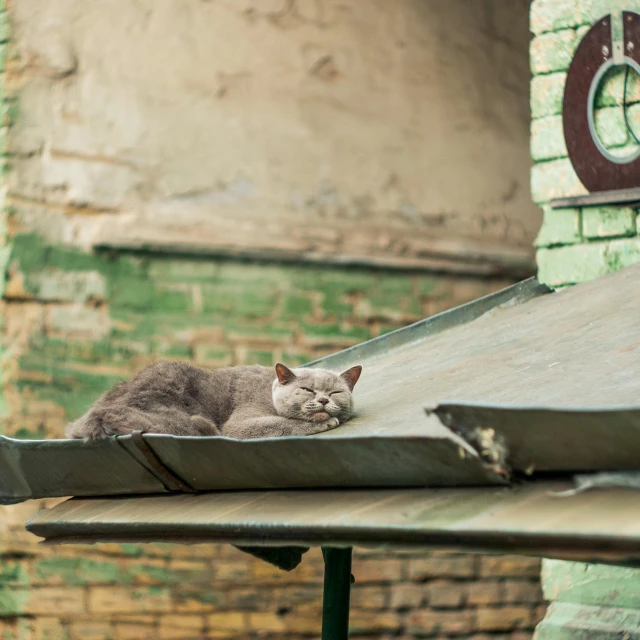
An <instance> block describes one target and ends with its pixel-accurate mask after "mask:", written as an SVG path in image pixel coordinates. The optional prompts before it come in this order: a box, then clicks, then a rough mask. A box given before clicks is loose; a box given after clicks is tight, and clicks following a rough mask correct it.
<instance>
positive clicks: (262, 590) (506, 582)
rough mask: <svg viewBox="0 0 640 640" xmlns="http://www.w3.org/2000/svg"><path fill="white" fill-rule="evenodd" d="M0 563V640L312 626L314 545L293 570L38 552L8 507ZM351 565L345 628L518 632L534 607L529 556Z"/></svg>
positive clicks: (408, 634) (466, 634)
mask: <svg viewBox="0 0 640 640" xmlns="http://www.w3.org/2000/svg"><path fill="white" fill-rule="evenodd" d="M20 511H21V513H20V516H24V515H25V513H26V512H27V511H28V507H27V506H23V507H22V508H21V509H20ZM0 562H1V563H2V564H1V565H0V566H1V569H0V637H1V638H3V640H8V639H13V638H21V639H23V638H38V639H43V640H44V639H48V640H62V639H68V640H92V639H100V640H107V639H114V638H115V639H121V640H132V639H134V638H147V639H149V640H151V639H156V638H160V639H163V638H175V639H180V640H185V639H188V638H194V639H195V638H199V639H201V638H233V639H234V640H247V639H248V638H257V637H261V638H269V639H272V640H280V639H285V638H287V639H293V638H306V637H309V638H317V637H319V628H320V618H321V610H322V571H323V564H322V556H321V554H320V553H319V551H317V550H313V551H311V552H309V554H308V555H307V556H305V560H304V562H303V564H302V565H301V566H300V567H299V568H298V569H296V570H295V571H294V572H292V573H283V572H280V571H278V570H277V569H274V568H272V567H270V565H267V564H265V563H263V562H261V561H258V560H255V559H251V558H248V557H247V556H245V555H244V554H241V553H240V552H239V551H236V550H235V549H233V547H230V546H218V545H198V546H194V547H188V546H174V545H162V544H148V545H140V546H138V545H116V544H102V545H96V546H72V547H65V548H62V549H53V550H52V551H51V550H49V551H47V550H43V549H41V548H38V547H36V545H35V544H34V540H33V538H32V537H29V536H27V535H26V534H25V533H24V530H23V528H22V522H19V517H18V516H17V515H16V517H15V518H14V525H13V526H10V527H9V528H8V529H5V531H4V533H3V538H2V543H1V545H0ZM353 570H354V574H355V576H356V584H355V585H354V587H353V592H352V614H351V633H352V635H353V636H354V637H360V638H369V639H371V640H373V639H374V638H376V639H382V640H384V639H387V638H388V639H390V638H405V639H408V638H456V639H460V640H463V639H465V638H468V639H470V640H471V639H473V640H526V639H527V638H529V637H530V636H531V629H532V628H533V625H534V624H535V623H536V622H537V620H538V619H539V618H540V617H541V615H542V614H543V607H542V606H541V605H540V604H539V603H540V598H541V596H540V587H539V578H538V575H539V563H538V562H537V561H536V560H531V559H527V558H521V557H511V556H476V555H471V554H467V555H461V554H456V553H447V552H438V553H433V554H424V553H419V554H416V553H410V552H405V553H400V552H399V553H396V554H389V553H382V552H372V551H363V550H360V551H356V553H355V557H354V568H353Z"/></svg>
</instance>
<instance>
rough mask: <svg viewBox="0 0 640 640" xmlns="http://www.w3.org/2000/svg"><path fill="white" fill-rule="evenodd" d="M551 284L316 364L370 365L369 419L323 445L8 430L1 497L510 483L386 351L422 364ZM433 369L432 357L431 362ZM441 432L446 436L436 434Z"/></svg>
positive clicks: (361, 397) (361, 390) (359, 398)
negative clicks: (433, 412)
mask: <svg viewBox="0 0 640 640" xmlns="http://www.w3.org/2000/svg"><path fill="white" fill-rule="evenodd" d="M548 291H549V290H548V289H547V288H546V287H543V286H541V285H540V284H538V283H537V282H536V281H535V280H533V279H530V280H527V281H525V282H523V283H520V284H518V285H515V286H513V287H509V288H507V289H505V290H503V291H500V292H497V293H495V294H492V295H490V296H486V297H485V298H481V299H479V300H477V301H475V302H472V303H470V304H467V305H464V306H462V307H459V308H458V309H454V310H452V311H448V312H445V313H442V314H439V315H437V316H434V317H433V318H429V319H427V320H423V321H421V322H418V323H416V324H414V325H411V326H410V327H407V328H405V329H401V330H399V331H395V332H393V333H390V334H388V335H387V336H383V337H382V338H377V339H375V340H371V341H369V342H366V343H363V344H362V345H359V346H358V347H355V348H352V349H347V350H346V351H345V352H343V354H342V355H341V356H340V357H336V356H332V357H330V358H327V359H325V360H324V361H320V362H317V363H312V365H311V366H313V365H317V364H323V365H324V366H328V367H334V368H335V367H339V366H341V363H340V358H342V359H343V360H344V361H353V362H356V361H357V362H361V363H363V364H364V366H365V369H364V374H363V376H362V377H361V379H360V381H359V383H358V387H357V391H356V403H357V405H358V406H359V407H360V415H359V416H358V417H357V418H355V419H354V420H352V421H351V422H349V423H347V424H345V425H344V426H343V427H339V428H338V429H335V430H333V431H331V432H329V433H327V434H322V438H321V442H320V441H318V440H319V439H320V438H318V437H315V436H314V437H311V438H309V437H287V438H265V439H256V440H250V441H237V440H232V439H227V438H220V437H208V438H202V437H192V438H189V437H174V436H169V435H159V434H150V435H144V436H143V437H142V438H132V437H131V436H124V437H117V438H115V437H114V438H110V439H106V440H102V441H94V442H84V441H81V440H75V441H74V440H40V441H33V440H14V439H11V438H6V437H0V461H1V462H2V466H1V467H0V504H1V503H4V504H9V503H12V502H20V501H23V500H27V499H29V498H43V497H63V496H70V495H75V496H87V495H115V494H139V493H162V492H165V491H166V490H168V489H184V487H188V488H192V489H194V490H198V491H203V490H222V489H225V490H226V489H271V488H303V487H331V486H342V487H360V486H457V485H478V484H501V483H503V479H501V478H500V477H499V476H498V475H496V474H495V473H493V472H492V471H491V470H490V469H489V468H488V467H487V466H486V465H485V464H484V463H482V461H481V460H479V459H478V457H477V456H476V455H475V454H474V452H473V451H472V450H470V449H468V448H467V450H466V452H465V450H464V449H462V450H461V448H460V445H461V443H462V441H460V440H456V439H455V438H453V437H452V436H451V434H450V433H448V432H447V430H445V429H443V428H442V427H441V426H440V425H439V424H438V423H437V420H435V421H434V420H431V421H429V420H427V419H426V417H425V414H424V411H423V409H422V404H423V400H424V390H423V387H422V386H421V385H414V386H411V387H407V388H406V389H404V390H402V391H400V390H399V389H397V382H399V381H400V379H401V378H402V377H403V376H405V372H404V371H403V369H402V367H401V368H400V369H398V370H397V372H396V373H395V375H394V376H393V378H394V380H391V379H389V380H387V379H386V378H387V374H386V373H385V370H384V359H385V357H389V356H390V355H392V354H393V353H394V352H395V351H396V350H401V349H402V348H403V347H404V348H405V349H407V348H408V351H404V353H405V355H406V358H407V359H408V360H409V361H412V360H413V359H414V356H413V355H412V351H413V349H417V348H418V345H419V344H423V343H424V340H425V339H426V338H428V337H429V336H434V335H438V334H439V333H441V332H443V331H445V330H446V329H447V328H450V327H456V326H460V325H463V324H465V323H467V322H470V321H473V320H474V319H476V318H479V317H481V316H482V315H483V314H485V313H487V312H488V311H492V310H496V309H499V308H501V307H502V306H504V305H511V304H517V303H520V302H522V301H525V300H529V299H532V298H534V297H536V296H538V295H543V294H544V293H548ZM420 357H421V356H420ZM374 363H375V364H374ZM381 365H382V368H381ZM428 365H429V362H428V361H423V366H424V367H425V368H426V369H427V370H428ZM392 387H393V388H394V391H393V393H394V394H395V395H394V397H393V401H391V402H388V403H386V405H385V410H384V411H382V410H381V408H380V407H379V406H375V405H373V404H372V403H374V402H377V401H378V400H380V399H381V398H384V397H387V396H385V394H381V393H380V389H383V388H389V391H391V388H392ZM434 436H438V437H439V439H438V440H435V441H434V439H433V438H434ZM462 444H464V443H462ZM167 470H168V472H169V473H168V474H167ZM168 476H169V477H168Z"/></svg>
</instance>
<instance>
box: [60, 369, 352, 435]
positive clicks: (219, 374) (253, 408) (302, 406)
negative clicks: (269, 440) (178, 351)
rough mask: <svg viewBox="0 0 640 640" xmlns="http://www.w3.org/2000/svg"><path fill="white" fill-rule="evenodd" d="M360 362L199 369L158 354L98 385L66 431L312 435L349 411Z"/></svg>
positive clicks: (330, 426) (338, 421)
mask: <svg viewBox="0 0 640 640" xmlns="http://www.w3.org/2000/svg"><path fill="white" fill-rule="evenodd" d="M361 371H362V367H360V366H356V367H352V368H351V369H348V370H347V371H345V372H344V373H342V374H339V375H338V374H336V373H333V372H332V371H327V370H324V369H293V370H292V369H289V368H287V367H285V366H284V365H283V364H280V363H278V364H277V365H276V366H275V371H274V370H273V369H272V368H270V367H262V366H257V365H256V366H238V367H228V368H224V369H214V370H206V369H200V368H198V367H194V366H192V365H190V364H188V363H186V362H157V363H155V364H152V365H150V366H148V367H146V368H145V369H143V370H142V371H141V372H140V373H138V374H137V375H136V376H135V377H134V378H133V379H131V380H129V381H126V382H120V383H119V384H117V385H116V386H115V387H114V388H113V389H111V391H108V392H107V393H105V394H104V395H103V396H102V397H101V398H100V399H99V400H98V401H97V402H96V403H95V404H94V405H93V406H92V407H91V409H89V411H88V412H87V413H85V414H84V415H83V416H82V417H81V418H78V420H76V421H75V422H72V423H70V424H69V426H68V427H67V437H69V438H88V439H97V438H106V437H108V436H112V435H126V434H128V433H131V432H132V431H136V430H137V431H146V432H148V433H169V434H173V435H178V436H213V435H223V436H226V437H229V438H238V439H250V438H265V437H272V436H291V435H297V436H301V435H311V434H314V433H321V432H322V431H327V430H329V429H334V428H335V427H337V426H338V425H339V424H342V423H343V422H345V421H346V420H348V419H349V418H350V417H351V416H352V413H353V396H352V391H353V387H354V386H355V384H356V382H357V381H358V378H359V377H360V373H361Z"/></svg>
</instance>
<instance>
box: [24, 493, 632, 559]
mask: <svg viewBox="0 0 640 640" xmlns="http://www.w3.org/2000/svg"><path fill="white" fill-rule="evenodd" d="M568 486H570V484H569V483H567V482H536V483H532V484H530V485H524V486H519V487H517V488H500V487H493V488H490V487H485V488H466V489H377V490H374V489H370V490H338V491H328V490H316V491H270V492H263V491H261V492H241V493H237V492H224V493H208V494H200V495H177V496H146V497H137V498H133V497H123V498H96V499H81V498H75V499H72V500H68V501H66V502H64V503H62V504H60V505H58V506H57V507H55V508H53V509H51V510H49V511H43V512H41V513H40V514H38V515H37V516H35V518H33V519H32V520H31V521H30V522H29V523H28V525H27V529H28V530H29V531H31V532H32V533H34V534H36V535H39V536H42V537H45V538H46V539H47V540H48V541H49V542H52V543H60V542H81V543H87V542H89V543H93V542H101V541H114V540H115V541H128V542H148V541H152V540H159V539H161V540H163V541H169V542H171V541H176V542H192V543H196V542H211V541H217V542H220V541H223V542H231V543H234V544H235V543H240V542H242V543H243V544H259V545H289V546H291V545H294V546H295V545H300V546H314V545H315V546H317V545H324V546H329V545H330V546H332V547H345V546H354V545H361V546H373V547H385V548H393V547H397V548H407V547H425V548H428V547H438V546H449V547H451V546H456V547H458V548H462V549H463V550H465V549H466V550H475V551H493V552H504V553H507V552H512V553H514V552H515V553H524V554H533V555H543V556H545V557H556V558H565V559H573V560H577V559H579V560H583V561H585V562H591V561H594V562H595V561H601V562H602V561H604V562H616V563H621V564H640V520H638V518H634V517H630V514H633V513H638V511H639V510H640V492H638V491H633V490H629V489H610V490H606V491H597V492H591V493H589V492H587V493H583V494H579V495H577V496H574V497H571V498H560V497H556V496H555V494H556V493H558V492H561V491H563V490H565V489H566V488H567V487H568Z"/></svg>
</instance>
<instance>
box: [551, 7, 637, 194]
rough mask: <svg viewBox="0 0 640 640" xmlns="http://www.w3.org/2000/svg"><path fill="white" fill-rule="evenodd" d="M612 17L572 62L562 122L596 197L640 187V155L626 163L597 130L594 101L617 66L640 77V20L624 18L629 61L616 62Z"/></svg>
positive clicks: (585, 182)
mask: <svg viewBox="0 0 640 640" xmlns="http://www.w3.org/2000/svg"><path fill="white" fill-rule="evenodd" d="M611 20H612V18H611V16H610V15H607V16H604V17H603V18H601V19H600V20H599V21H598V22H596V23H595V24H594V25H593V26H592V27H591V29H590V30H589V31H588V32H587V33H586V35H585V36H584V38H583V39H582V41H581V42H580V44H579V45H578V48H577V49H576V52H575V54H574V56H573V60H572V61H571V65H570V67H569V71H568V73H567V80H566V84H565V91H564V101H563V106H562V122H563V127H564V138H565V142H566V144H567V152H568V155H569V160H570V161H571V164H572V165H573V168H574V170H575V172H576V175H577V176H578V178H579V179H580V181H581V182H582V184H583V185H584V186H585V187H586V189H587V190H588V191H590V192H592V193H593V192H601V191H615V190H618V189H633V188H637V187H640V150H635V151H634V152H633V153H631V154H629V155H627V156H625V157H620V156H616V155H614V154H612V153H611V152H610V151H609V150H607V149H605V147H604V146H603V145H602V143H601V141H600V139H599V137H598V134H597V131H596V128H595V115H594V99H595V95H596V92H597V90H598V86H599V84H600V82H601V80H602V78H603V77H604V75H605V74H606V73H607V71H608V70H609V69H611V68H612V67H614V66H616V63H618V62H619V63H620V64H623V63H624V65H627V66H629V67H631V68H632V69H634V71H636V72H637V73H640V14H638V13H635V12H632V11H624V12H623V13H622V22H623V40H622V44H623V46H624V54H625V55H624V57H621V58H620V60H618V58H617V57H616V63H614V62H613V54H612V51H613V42H612V37H611Z"/></svg>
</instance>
